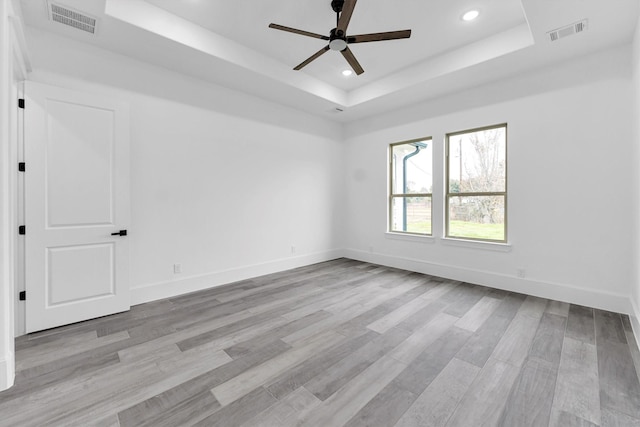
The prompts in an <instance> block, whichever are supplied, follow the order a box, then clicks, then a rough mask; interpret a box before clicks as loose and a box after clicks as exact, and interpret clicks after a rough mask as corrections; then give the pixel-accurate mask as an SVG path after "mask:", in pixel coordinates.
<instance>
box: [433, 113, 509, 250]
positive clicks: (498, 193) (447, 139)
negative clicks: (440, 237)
mask: <svg viewBox="0 0 640 427" xmlns="http://www.w3.org/2000/svg"><path fill="white" fill-rule="evenodd" d="M498 128H504V161H505V165H504V191H487V192H468V193H462V192H459V193H451V192H450V189H451V187H450V185H449V181H450V174H449V168H450V164H449V152H450V146H449V144H450V138H451V137H453V136H458V135H463V134H466V133H474V132H481V131H485V130H491V129H498ZM508 130H509V128H508V125H507V123H499V124H496V125H490V126H482V127H478V128H472V129H465V130H461V131H456V132H451V133H447V134H446V135H445V159H444V160H445V179H444V181H445V183H444V184H445V194H444V238H445V239H451V240H468V241H474V242H488V243H496V244H507V243H508V236H509V234H508V230H509V227H508V224H509V223H508V216H509V215H508V189H509V186H508V183H509V154H508V148H509V147H508V146H509V144H508V142H509V140H508V138H509V132H508ZM481 196H502V197H504V239H503V240H496V239H482V238H477V237H464V236H451V235H450V234H449V215H450V212H449V200H450V199H451V198H452V197H481Z"/></svg>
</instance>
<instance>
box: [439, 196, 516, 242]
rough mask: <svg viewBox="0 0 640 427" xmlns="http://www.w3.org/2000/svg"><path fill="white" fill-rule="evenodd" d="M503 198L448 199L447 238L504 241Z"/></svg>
mask: <svg viewBox="0 0 640 427" xmlns="http://www.w3.org/2000/svg"><path fill="white" fill-rule="evenodd" d="M504 230H505V227H504V196H475V197H461V196H450V197H449V234H448V235H447V236H448V237H464V238H469V239H485V240H500V241H504V240H505V231H504Z"/></svg>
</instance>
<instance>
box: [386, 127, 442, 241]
mask: <svg viewBox="0 0 640 427" xmlns="http://www.w3.org/2000/svg"><path fill="white" fill-rule="evenodd" d="M389 151H390V153H389V163H390V167H389V173H390V178H391V179H390V192H389V231H392V232H398V233H412V234H425V235H430V234H431V192H432V188H433V179H432V171H431V165H432V144H431V138H426V139H418V140H413V141H407V142H400V143H397V144H391V146H390V150H389Z"/></svg>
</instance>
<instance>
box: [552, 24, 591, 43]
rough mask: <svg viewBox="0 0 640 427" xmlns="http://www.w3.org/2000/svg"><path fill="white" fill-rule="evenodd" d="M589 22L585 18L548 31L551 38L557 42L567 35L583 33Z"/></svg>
mask: <svg viewBox="0 0 640 427" xmlns="http://www.w3.org/2000/svg"><path fill="white" fill-rule="evenodd" d="M587 22H588V20H586V19H583V20H582V21H578V22H574V23H573V24H571V25H567V26H565V27H562V28H558V29H555V30H553V31H549V32H548V33H547V34H548V35H549V40H551V41H552V42H555V41H558V40H560V39H563V38H565V37H569V36H572V35H574V34H578V33H582V32H583V31H586V30H587Z"/></svg>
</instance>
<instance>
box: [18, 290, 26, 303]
mask: <svg viewBox="0 0 640 427" xmlns="http://www.w3.org/2000/svg"><path fill="white" fill-rule="evenodd" d="M18 298H19V299H20V301H26V300H27V291H20V294H19V296H18Z"/></svg>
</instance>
